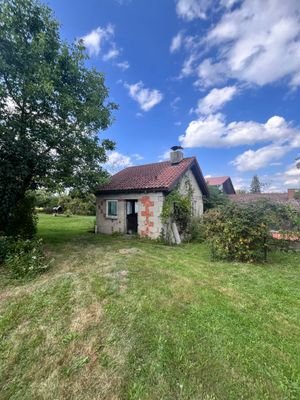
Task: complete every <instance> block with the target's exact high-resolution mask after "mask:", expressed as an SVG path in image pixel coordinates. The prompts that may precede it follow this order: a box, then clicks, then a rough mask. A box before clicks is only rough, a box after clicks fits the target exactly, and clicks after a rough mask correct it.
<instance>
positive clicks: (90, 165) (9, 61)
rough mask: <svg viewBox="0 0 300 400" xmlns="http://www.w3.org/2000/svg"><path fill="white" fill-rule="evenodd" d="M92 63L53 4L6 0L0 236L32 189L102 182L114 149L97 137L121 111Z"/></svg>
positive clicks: (0, 31) (1, 4) (1, 10)
mask: <svg viewBox="0 0 300 400" xmlns="http://www.w3.org/2000/svg"><path fill="white" fill-rule="evenodd" d="M85 59H86V52H85V49H84V46H83V44H82V43H81V42H80V41H79V42H78V43H74V44H72V45H69V44H67V43H66V42H64V41H63V40H62V39H61V38H60V35H59V24H58V22H57V21H56V20H55V18H54V17H53V14H52V12H51V10H50V9H49V8H48V7H47V6H46V5H44V4H42V3H40V2H39V1H38V0H0V231H4V232H6V231H7V228H8V227H9V224H10V220H11V218H13V215H14V212H15V210H16V209H17V208H18V207H20V205H22V202H23V201H24V199H25V194H26V192H27V190H28V189H35V188H36V187H39V186H42V187H46V188H55V189H56V190H57V189H59V188H64V187H69V188H76V189H79V190H84V191H87V190H88V189H91V188H93V187H94V185H95V184H96V183H97V182H99V179H101V172H102V174H103V171H102V170H101V167H100V164H101V163H103V162H105V160H106V151H107V150H112V149H113V148H114V143H113V142H111V141H109V140H102V141H100V140H99V137H98V135H99V131H100V130H104V129H106V128H107V127H108V126H109V125H110V124H111V123H112V110H114V109H116V108H117V107H116V105H115V104H114V103H111V102H108V89H107V88H106V86H105V82H104V76H103V74H102V73H100V72H97V71H96V70H94V69H88V68H87V67H86V65H85Z"/></svg>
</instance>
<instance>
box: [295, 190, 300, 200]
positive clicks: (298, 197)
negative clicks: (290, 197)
mask: <svg viewBox="0 0 300 400" xmlns="http://www.w3.org/2000/svg"><path fill="white" fill-rule="evenodd" d="M295 199H297V200H299V199H300V190H296V191H295Z"/></svg>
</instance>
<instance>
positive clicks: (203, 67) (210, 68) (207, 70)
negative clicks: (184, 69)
mask: <svg viewBox="0 0 300 400" xmlns="http://www.w3.org/2000/svg"><path fill="white" fill-rule="evenodd" d="M195 59H196V57H195V56H194V61H195ZM191 71H192V72H193V71H194V67H193V66H191ZM196 74H197V75H198V79H197V80H196V82H195V86H198V87H209V86H212V85H216V84H219V83H221V82H223V81H224V76H225V74H226V65H225V64H224V63H217V62H216V63H213V61H212V60H211V59H210V58H207V59H205V60H204V61H202V62H201V64H200V65H199V66H198V67H197V69H196Z"/></svg>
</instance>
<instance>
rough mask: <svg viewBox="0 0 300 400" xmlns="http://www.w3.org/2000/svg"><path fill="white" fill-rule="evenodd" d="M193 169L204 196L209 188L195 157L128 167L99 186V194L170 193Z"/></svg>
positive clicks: (97, 191)
mask: <svg viewBox="0 0 300 400" xmlns="http://www.w3.org/2000/svg"><path fill="white" fill-rule="evenodd" d="M189 169H191V170H192V172H193V173H194V176H195V178H196V180H197V182H198V185H199V187H200V189H201V191H202V193H203V194H204V195H208V188H207V185H206V182H205V179H204V177H203V174H202V172H201V169H200V167H199V164H198V162H197V160H196V158H195V157H188V158H184V159H183V160H182V161H181V162H180V163H178V164H171V162H170V161H164V162H159V163H153V164H146V165H138V166H135V167H128V168H125V169H123V170H122V171H120V172H118V173H117V174H115V175H113V176H112V177H111V180H110V182H108V183H107V184H105V185H102V186H99V187H98V189H97V190H96V193H97V194H105V193H118V192H121V193H124V192H159V191H160V192H170V191H171V190H172V189H173V188H174V187H175V186H176V184H177V183H178V182H179V180H180V178H182V176H183V175H184V174H185V173H186V172H187V171H188V170H189Z"/></svg>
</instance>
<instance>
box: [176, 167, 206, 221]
mask: <svg viewBox="0 0 300 400" xmlns="http://www.w3.org/2000/svg"><path fill="white" fill-rule="evenodd" d="M189 184H190V185H191V187H192V191H193V196H192V202H193V214H194V216H195V217H199V216H200V215H202V214H203V196H202V192H201V190H200V188H199V186H198V183H197V181H196V178H195V176H194V174H193V173H192V171H191V170H188V171H187V172H186V173H185V174H184V176H183V177H182V178H181V180H180V182H179V191H180V193H182V194H187V193H188V189H189Z"/></svg>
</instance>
